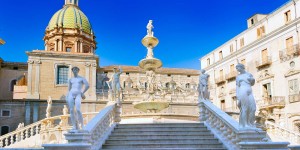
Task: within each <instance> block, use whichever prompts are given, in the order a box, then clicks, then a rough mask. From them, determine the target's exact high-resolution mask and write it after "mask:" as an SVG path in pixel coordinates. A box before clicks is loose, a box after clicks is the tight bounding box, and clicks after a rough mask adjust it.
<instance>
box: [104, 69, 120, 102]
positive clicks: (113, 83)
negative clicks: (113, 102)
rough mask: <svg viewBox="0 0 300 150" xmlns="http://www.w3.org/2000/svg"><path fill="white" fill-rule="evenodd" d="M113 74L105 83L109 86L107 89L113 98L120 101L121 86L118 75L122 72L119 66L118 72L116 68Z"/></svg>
mask: <svg viewBox="0 0 300 150" xmlns="http://www.w3.org/2000/svg"><path fill="white" fill-rule="evenodd" d="M113 71H114V74H113V75H112V76H111V78H110V79H109V81H107V84H108V86H109V89H111V90H112V92H113V97H114V98H117V99H118V100H120V94H121V84H120V75H121V74H122V73H123V70H122V69H121V67H120V66H119V71H118V72H117V68H114V69H113Z"/></svg>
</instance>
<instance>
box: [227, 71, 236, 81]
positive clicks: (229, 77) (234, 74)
mask: <svg viewBox="0 0 300 150" xmlns="http://www.w3.org/2000/svg"><path fill="white" fill-rule="evenodd" d="M237 75H238V73H237V71H230V72H229V73H228V74H226V76H225V78H226V80H232V79H235V77H236V76H237Z"/></svg>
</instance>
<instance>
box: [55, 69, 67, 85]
mask: <svg viewBox="0 0 300 150" xmlns="http://www.w3.org/2000/svg"><path fill="white" fill-rule="evenodd" d="M68 75H69V67H68V66H58V67H57V79H56V84H67V83H68Z"/></svg>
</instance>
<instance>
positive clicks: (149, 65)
mask: <svg viewBox="0 0 300 150" xmlns="http://www.w3.org/2000/svg"><path fill="white" fill-rule="evenodd" d="M139 66H140V67H141V68H142V69H144V70H153V71H155V70H156V69H158V68H160V67H161V66H162V62H161V61H160V60H159V59H156V58H145V59H142V60H141V61H140V62H139Z"/></svg>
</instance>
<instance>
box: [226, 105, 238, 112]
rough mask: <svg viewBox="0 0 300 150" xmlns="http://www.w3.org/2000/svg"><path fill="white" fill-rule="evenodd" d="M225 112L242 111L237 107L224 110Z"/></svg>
mask: <svg viewBox="0 0 300 150" xmlns="http://www.w3.org/2000/svg"><path fill="white" fill-rule="evenodd" d="M223 111H225V112H227V113H240V109H239V108H238V107H237V106H236V107H227V108H224V110H223Z"/></svg>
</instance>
